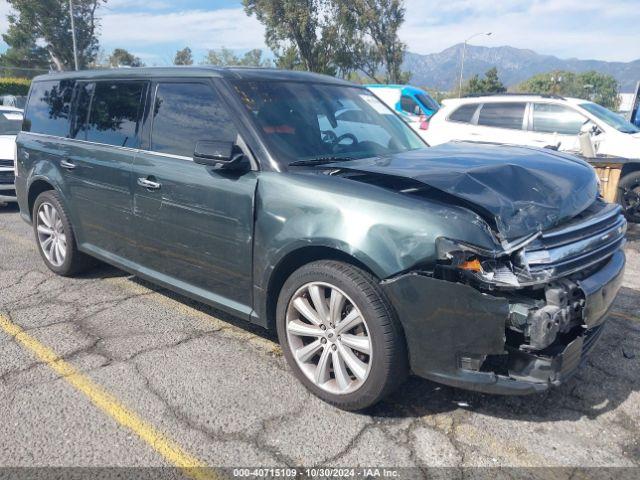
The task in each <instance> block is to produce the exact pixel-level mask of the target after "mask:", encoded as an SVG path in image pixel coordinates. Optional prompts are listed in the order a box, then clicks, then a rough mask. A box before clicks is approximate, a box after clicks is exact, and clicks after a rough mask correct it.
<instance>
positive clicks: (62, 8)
mask: <svg viewBox="0 0 640 480" xmlns="http://www.w3.org/2000/svg"><path fill="white" fill-rule="evenodd" d="M105 1H106V0H73V11H74V15H73V18H74V23H75V32H76V41H77V50H78V66H79V68H85V67H86V66H87V65H89V64H90V63H91V62H92V61H93V60H94V58H95V55H96V53H97V51H98V39H97V36H96V34H97V29H98V21H97V19H96V11H97V9H98V7H99V6H100V5H101V4H102V3H104V2H105ZM7 3H9V5H10V6H11V7H12V8H13V11H14V12H15V13H12V14H10V15H9V16H8V20H9V28H8V30H7V33H5V34H3V35H2V38H3V40H4V41H5V43H6V44H7V45H8V46H9V48H8V49H7V52H6V53H5V54H4V55H3V56H2V62H4V63H5V64H18V65H16V66H24V65H25V64H28V66H29V67H32V68H42V67H44V66H47V67H49V66H52V67H53V68H55V69H56V70H71V69H73V68H74V57H73V40H72V35H71V19H70V18H69V0H7ZM20 63H22V65H20Z"/></svg>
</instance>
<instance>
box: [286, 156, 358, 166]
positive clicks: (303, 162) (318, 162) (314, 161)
mask: <svg viewBox="0 0 640 480" xmlns="http://www.w3.org/2000/svg"><path fill="white" fill-rule="evenodd" d="M350 160H355V158H353V157H331V156H328V157H318V158H310V159H308V160H296V161H295V162H291V163H290V164H289V166H293V167H307V166H312V165H324V164H325V163H333V162H348V161H350Z"/></svg>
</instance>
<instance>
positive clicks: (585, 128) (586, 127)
mask: <svg viewBox="0 0 640 480" xmlns="http://www.w3.org/2000/svg"><path fill="white" fill-rule="evenodd" d="M580 133H588V134H589V135H593V136H594V137H595V136H597V135H600V134H601V133H602V130H600V129H599V128H598V126H597V125H596V124H595V123H593V122H592V121H590V120H587V121H586V122H584V123H583V124H582V127H581V128H580Z"/></svg>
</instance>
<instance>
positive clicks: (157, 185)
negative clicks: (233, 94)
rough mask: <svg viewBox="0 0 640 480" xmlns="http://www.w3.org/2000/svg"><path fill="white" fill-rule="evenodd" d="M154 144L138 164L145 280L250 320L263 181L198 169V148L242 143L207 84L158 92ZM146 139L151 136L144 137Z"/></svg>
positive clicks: (137, 222)
mask: <svg viewBox="0 0 640 480" xmlns="http://www.w3.org/2000/svg"><path fill="white" fill-rule="evenodd" d="M150 96H151V99H150V105H151V106H152V108H151V109H150V113H149V116H148V118H147V120H146V128H147V130H148V137H146V138H148V140H145V141H147V142H148V143H147V144H146V145H145V148H143V149H142V150H141V151H140V152H139V153H138V155H137V156H136V158H135V161H134V166H133V171H134V179H135V185H134V195H133V202H134V215H135V219H134V223H133V225H134V228H135V230H136V232H135V237H136V241H137V244H138V249H137V257H136V262H137V263H138V264H139V266H140V268H141V269H142V271H143V272H146V273H148V274H149V275H151V276H153V277H155V279H156V280H159V281H160V282H164V283H166V284H169V285H171V286H173V287H174V288H177V289H183V290H187V291H189V292H190V293H191V294H194V295H196V296H200V297H201V298H203V299H204V300H207V301H212V302H215V303H217V304H219V305H220V306H222V307H228V309H229V310H231V311H233V312H234V313H236V314H238V313H240V314H247V315H248V314H249V313H250V308H249V306H250V305H251V303H252V302H251V291H252V288H251V287H252V241H253V207H254V194H255V189H256V184H257V174H256V172H255V171H250V170H249V169H247V170H244V171H225V170H220V169H216V168H214V167H208V166H205V165H200V164H196V163H195V162H194V161H193V152H194V148H195V144H196V142H199V141H224V142H237V141H238V132H237V130H236V127H235V126H234V121H233V118H232V115H231V114H230V113H229V110H228V109H227V107H226V106H225V104H224V102H223V101H222V99H221V97H220V96H219V94H218V93H217V91H216V89H215V88H214V84H213V83H212V82H211V81H210V80H208V79H203V80H193V81H190V80H186V81H185V80H184V79H182V80H176V81H172V80H161V81H157V82H156V83H154V84H153V86H152V93H151V95H150ZM145 136H146V134H145Z"/></svg>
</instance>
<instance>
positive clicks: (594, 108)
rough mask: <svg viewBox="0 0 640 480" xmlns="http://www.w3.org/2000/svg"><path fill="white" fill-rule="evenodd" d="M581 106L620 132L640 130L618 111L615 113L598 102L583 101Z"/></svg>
mask: <svg viewBox="0 0 640 480" xmlns="http://www.w3.org/2000/svg"><path fill="white" fill-rule="evenodd" d="M580 106H581V107H582V108H584V109H585V110H586V111H587V112H589V113H591V114H592V115H594V116H596V117H598V118H599V119H600V120H602V121H603V122H604V123H606V124H607V125H609V126H610V127H613V128H615V129H616V130H618V131H619V132H622V133H638V132H640V129H639V128H638V127H636V126H635V125H634V124H633V123H631V122H628V121H627V120H625V119H624V118H623V117H621V116H620V115H618V114H617V113H613V112H612V111H611V110H607V109H606V108H604V107H602V106H600V105H598V104H597V103H583V104H581V105H580Z"/></svg>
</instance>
